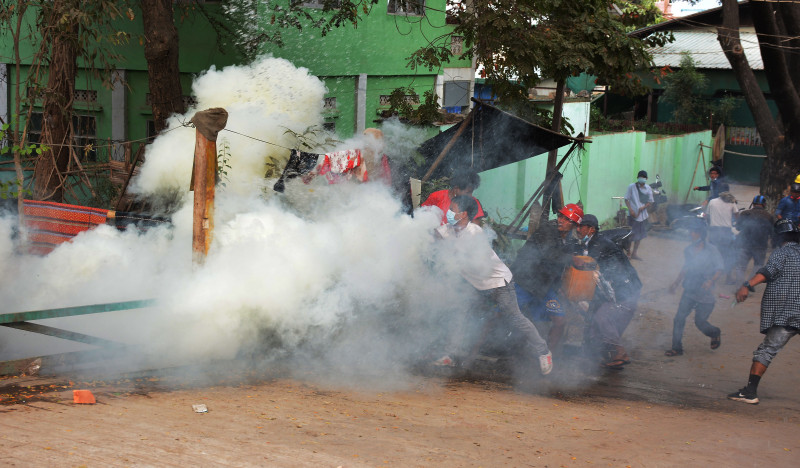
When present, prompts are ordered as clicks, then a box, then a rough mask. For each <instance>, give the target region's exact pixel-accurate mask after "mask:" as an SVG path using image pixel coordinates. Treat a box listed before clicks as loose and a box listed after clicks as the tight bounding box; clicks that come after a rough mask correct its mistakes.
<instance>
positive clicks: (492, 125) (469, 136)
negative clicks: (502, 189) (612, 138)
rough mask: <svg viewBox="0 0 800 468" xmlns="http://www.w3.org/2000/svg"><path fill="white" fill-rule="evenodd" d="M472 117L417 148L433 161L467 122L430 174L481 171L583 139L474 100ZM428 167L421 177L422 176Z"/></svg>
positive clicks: (436, 175)
mask: <svg viewBox="0 0 800 468" xmlns="http://www.w3.org/2000/svg"><path fill="white" fill-rule="evenodd" d="M475 102H476V105H475V108H473V109H472V111H471V114H472V117H471V118H469V117H468V118H467V119H466V120H464V121H463V122H461V123H460V124H458V125H454V126H453V127H451V128H449V129H447V130H446V131H444V132H442V133H440V134H438V135H436V136H435V137H433V138H431V139H430V140H427V141H425V142H424V143H422V145H420V147H419V148H418V149H417V150H418V151H419V152H420V154H422V155H423V156H424V157H425V158H426V159H427V160H428V161H429V166H430V165H431V164H433V162H434V161H435V160H436V158H437V157H438V156H439V154H441V152H442V150H443V149H444V148H445V147H446V146H447V144H448V143H449V142H450V140H452V139H453V136H455V135H456V134H457V133H458V131H459V128H460V127H461V126H463V125H466V128H464V130H463V132H462V133H461V135H459V137H458V139H457V140H456V142H455V144H454V145H453V147H452V148H451V149H450V151H448V153H447V154H446V156H445V157H444V159H443V160H442V162H441V163H440V164H439V165H438V166H437V167H436V169H435V170H434V172H433V173H432V174H431V176H430V177H429V178H434V179H436V178H440V177H449V176H450V175H452V173H453V171H454V170H455V169H459V168H473V169H475V170H476V171H478V172H481V171H485V170H488V169H494V168H496V167H500V166H504V165H506V164H510V163H514V162H518V161H522V160H523V159H527V158H530V157H531V156H536V155H539V154H543V153H547V152H549V151H550V150H553V149H556V148H560V147H562V146H566V145H568V144H570V143H572V142H579V143H580V142H582V139H576V138H572V137H569V136H566V135H562V134H560V133H556V132H554V131H552V130H548V129H546V128H543V127H539V126H538V125H534V124H532V123H530V122H528V121H526V120H523V119H521V118H519V117H517V116H514V115H512V114H509V113H508V112H504V111H502V110H500V109H498V108H496V107H493V106H490V105H488V104H485V103H481V102H479V101H475ZM428 169H429V167H425V168H424V169H423V172H422V173H421V174H418V175H417V176H418V177H420V178H421V177H422V176H423V175H424V174H425V172H427V171H428Z"/></svg>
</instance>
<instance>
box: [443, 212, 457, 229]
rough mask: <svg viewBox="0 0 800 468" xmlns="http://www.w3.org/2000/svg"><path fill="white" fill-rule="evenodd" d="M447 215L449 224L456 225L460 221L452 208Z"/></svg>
mask: <svg viewBox="0 0 800 468" xmlns="http://www.w3.org/2000/svg"><path fill="white" fill-rule="evenodd" d="M445 216H446V217H447V224H449V225H451V226H455V225H456V224H458V221H460V220H456V214H455V213H454V212H453V211H452V210H447V214H446V215H445Z"/></svg>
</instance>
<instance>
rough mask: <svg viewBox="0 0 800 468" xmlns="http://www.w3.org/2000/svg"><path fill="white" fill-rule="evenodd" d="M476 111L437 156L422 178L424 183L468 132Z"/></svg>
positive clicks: (468, 115)
mask: <svg viewBox="0 0 800 468" xmlns="http://www.w3.org/2000/svg"><path fill="white" fill-rule="evenodd" d="M476 109H477V108H474V109H472V110H471V111H470V113H469V114H467V118H466V119H464V121H463V122H461V126H460V127H458V130H456V133H455V135H453V138H451V139H450V141H448V142H447V144H446V145H445V147H444V148H443V149H442V152H441V153H439V156H437V157H436V160H435V161H433V164H431V167H430V168H429V169H428V172H426V173H425V175H424V176H422V182H425V181H427V180H428V178H429V177H430V176H431V174H433V171H435V170H436V168H437V167H439V164H441V162H442V160H443V159H444V157H445V156H447V153H449V152H450V149H451V148H452V147H453V145H455V144H456V141H458V137H460V136H461V134H462V133H464V130H466V129H467V127H468V126H469V125H470V123H471V122H472V115H473V114H474V113H475V110H476Z"/></svg>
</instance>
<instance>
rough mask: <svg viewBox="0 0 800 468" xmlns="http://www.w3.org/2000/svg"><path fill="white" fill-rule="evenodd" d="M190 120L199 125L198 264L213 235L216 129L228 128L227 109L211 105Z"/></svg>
mask: <svg viewBox="0 0 800 468" xmlns="http://www.w3.org/2000/svg"><path fill="white" fill-rule="evenodd" d="M191 122H192V123H193V124H195V126H196V127H197V132H196V136H195V146H194V168H193V169H192V190H193V191H194V210H193V219H194V224H193V227H192V261H193V262H194V263H195V264H202V263H203V262H204V261H205V258H206V255H207V254H208V249H209V247H210V246H211V241H212V240H213V237H214V196H215V194H216V191H215V189H216V187H215V185H216V178H217V133H219V131H220V130H222V129H223V128H225V124H226V123H227V122H228V113H227V112H226V111H225V109H222V108H213V109H208V110H204V111H201V112H198V113H197V114H195V115H194V117H192V120H191Z"/></svg>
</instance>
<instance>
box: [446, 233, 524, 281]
mask: <svg viewBox="0 0 800 468" xmlns="http://www.w3.org/2000/svg"><path fill="white" fill-rule="evenodd" d="M436 232H437V233H439V235H441V236H442V239H447V240H448V241H450V242H456V243H457V244H458V245H456V246H455V247H456V249H455V250H454V255H453V257H454V261H456V262H458V270H459V273H460V274H461V276H462V277H463V278H464V279H465V280H467V281H468V282H469V284H471V285H472V286H474V287H475V289H477V290H479V291H486V290H488V289H495V288H501V287H503V286H505V285H506V284H508V283H510V282H511V278H512V277H513V275H512V274H511V270H509V269H508V267H507V266H506V264H505V263H503V261H502V260H500V257H498V256H497V253H495V251H494V250H493V249H492V247H491V244H490V243H489V239H488V238H487V237H486V234H485V233H484V232H483V229H481V227H480V226H478V225H477V224H475V223H467V225H466V226H465V227H464V229H460V230H456V229H455V228H453V226H450V225H449V224H444V225H442V226H439V227H438V228H436Z"/></svg>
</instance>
